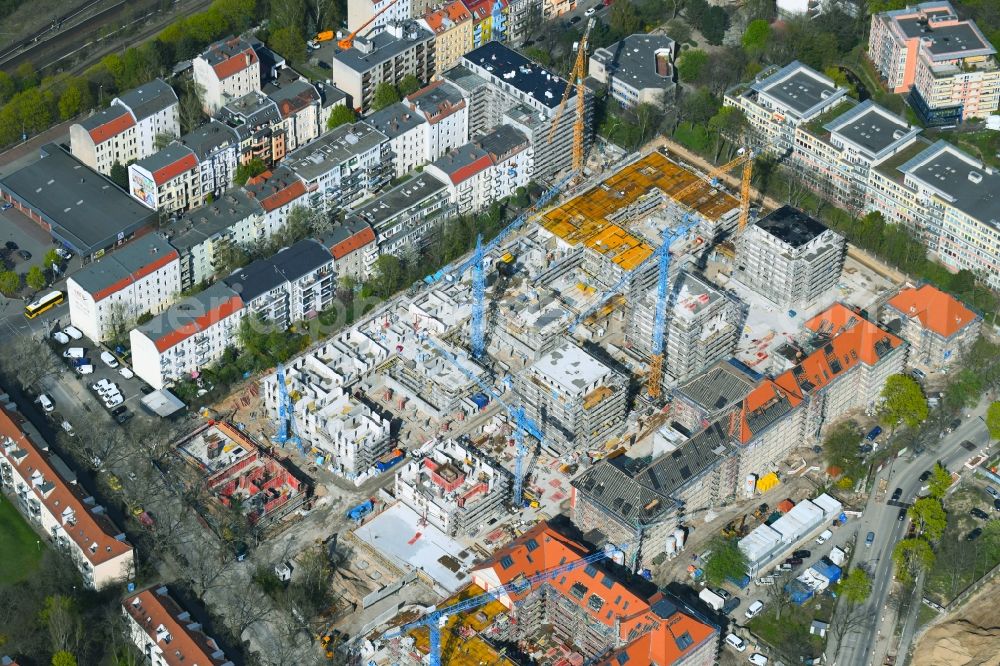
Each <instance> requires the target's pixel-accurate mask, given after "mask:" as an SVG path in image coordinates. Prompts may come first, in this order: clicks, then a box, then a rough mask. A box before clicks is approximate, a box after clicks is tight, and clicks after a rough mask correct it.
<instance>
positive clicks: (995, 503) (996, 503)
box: [993, 499, 1000, 511]
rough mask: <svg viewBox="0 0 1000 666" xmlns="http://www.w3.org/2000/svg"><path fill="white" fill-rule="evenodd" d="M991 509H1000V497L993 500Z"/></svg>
mask: <svg viewBox="0 0 1000 666" xmlns="http://www.w3.org/2000/svg"><path fill="white" fill-rule="evenodd" d="M993 510H994V511H1000V499H995V500H993Z"/></svg>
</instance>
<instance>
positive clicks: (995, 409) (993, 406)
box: [986, 402, 1000, 439]
mask: <svg viewBox="0 0 1000 666" xmlns="http://www.w3.org/2000/svg"><path fill="white" fill-rule="evenodd" d="M986 428H987V430H989V431H990V438H991V439H1000V402H991V403H990V406H989V408H987V410H986Z"/></svg>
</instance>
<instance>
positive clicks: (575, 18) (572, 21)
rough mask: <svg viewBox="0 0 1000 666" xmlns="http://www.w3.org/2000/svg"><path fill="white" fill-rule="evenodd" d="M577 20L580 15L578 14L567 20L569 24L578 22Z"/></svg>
mask: <svg viewBox="0 0 1000 666" xmlns="http://www.w3.org/2000/svg"><path fill="white" fill-rule="evenodd" d="M579 22H580V17H579V16H574V17H573V18H571V19H570V20H569V24H570V25H575V24H577V23H579Z"/></svg>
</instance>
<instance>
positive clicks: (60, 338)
mask: <svg viewBox="0 0 1000 666" xmlns="http://www.w3.org/2000/svg"><path fill="white" fill-rule="evenodd" d="M52 339H53V340H55V341H56V342H58V343H59V344H61V345H64V344H66V343H67V342H69V336H68V335H66V334H65V333H63V332H62V331H56V332H55V333H53V334H52Z"/></svg>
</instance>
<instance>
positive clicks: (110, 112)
mask: <svg viewBox="0 0 1000 666" xmlns="http://www.w3.org/2000/svg"><path fill="white" fill-rule="evenodd" d="M128 113H129V110H128V109H127V108H125V107H124V106H122V105H121V104H112V105H111V106H109V107H108V108H106V109H101V110H100V111H98V112H97V113H95V114H94V115H92V116H90V117H88V118H84V119H83V120H81V121H80V125H81V126H82V127H83V128H84V129H85V130H88V131H89V130H92V129H95V128H97V127H100V126H101V125H103V124H105V123H109V122H111V121H112V120H116V119H118V118H120V117H122V116H124V115H127V114H128Z"/></svg>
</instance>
